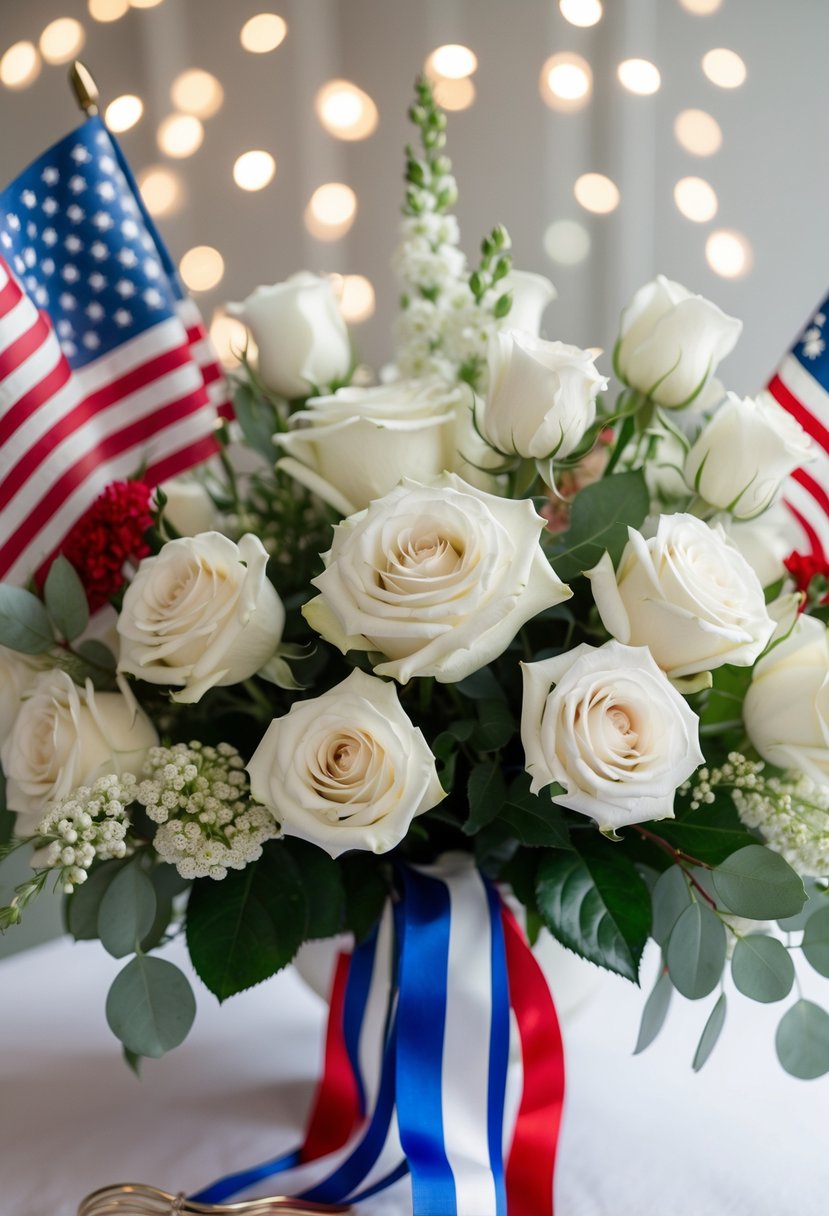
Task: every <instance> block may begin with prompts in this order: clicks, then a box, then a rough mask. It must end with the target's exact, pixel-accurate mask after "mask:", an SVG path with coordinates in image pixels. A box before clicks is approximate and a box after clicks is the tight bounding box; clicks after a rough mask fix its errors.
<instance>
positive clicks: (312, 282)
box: [227, 270, 352, 398]
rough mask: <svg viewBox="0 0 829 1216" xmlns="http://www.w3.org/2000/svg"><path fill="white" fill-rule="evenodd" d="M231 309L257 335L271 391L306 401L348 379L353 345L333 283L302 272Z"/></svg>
mask: <svg viewBox="0 0 829 1216" xmlns="http://www.w3.org/2000/svg"><path fill="white" fill-rule="evenodd" d="M227 311H228V312H229V313H230V315H231V316H233V317H238V318H239V319H240V320H241V321H244V323H245V325H246V326H247V327H248V329H249V330H250V332H251V334H252V335H253V339H254V341H255V342H256V345H257V348H258V352H259V353H258V356H257V368H258V371H259V375H260V377H261V379H262V381H263V383H264V384H265V385H266V387H267V388H269V389H272V390H273V392H275V393H280V394H281V395H282V396H283V397H288V398H296V397H307V396H308V394H309V393H312V392H315V391H318V390H319V389H322V388H330V387H331V385H332V384H335V383H337V382H341V381H343V380H345V379H346V377H347V376H348V373H349V370H350V368H351V363H352V356H351V344H350V342H349V340H348V330H347V328H346V324H345V321H344V320H343V318H342V314H341V313H340V310H339V307H338V305H337V301H336V299H335V297H334V289H333V287H332V284H331V280H330V279H323V278H320V277H319V275H315V274H311V273H310V272H308V271H307V270H303V271H300V272H299V273H298V274H295V275H291V277H290V278H289V279H286V280H285V281H284V283H274V284H273V286H271V287H257V288H256V290H255V291H254V292H252V293H251V294H250V295H249V296H248V297H247V299H246V300H244V301H243V302H242V303H241V304H228V305H227Z"/></svg>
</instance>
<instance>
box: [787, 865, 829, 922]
mask: <svg viewBox="0 0 829 1216" xmlns="http://www.w3.org/2000/svg"><path fill="white" fill-rule="evenodd" d="M803 885H804V887H805V888H806V903H805V904H804V905H803V907H802V908H801V909H800V911H799V912H797V913H795V915H794V916H784V917H782V919H780V920H778V922H777V923H778V925H779V926H780V928H781V929H783V930H784V931H785V932H786V933H799V932H800V931H801V930H803V929H805V928H806V922H807V921H808V920H809V918H810V917H811V916H812V914H813V913H814V912H817V911H818V909H819V908H829V898H827V890H826V887H825V886H823V885H822V884H821V883H818V882H816V881H815V879H814V878H806V879H804V882H803Z"/></svg>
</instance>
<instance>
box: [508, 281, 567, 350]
mask: <svg viewBox="0 0 829 1216" xmlns="http://www.w3.org/2000/svg"><path fill="white" fill-rule="evenodd" d="M497 290H498V291H499V292H501V293H503V292H505V291H509V292H512V307H511V308H510V310H509V312H508V314H507V317H506V325H507V326H508V327H509V328H510V329H520V330H523V332H524V333H527V334H532V335H533V336H534V337H538V335H539V333H540V332H541V318H542V316H543V315H544V310H545V309H546V307H547V305H548V304H551V303H552V301H553V300H554V299H555V298H556V296H557V295H558V292H557V291H556V289H555V287H553V285H552V283H551V282H550V280H549V279H547V278H545V277H544V275H543V274H534V273H533V272H532V271H531V270H510V272H509V273H508V274H507V275H505V277H504V278H503V279H502V280H501V282H500V283H498V284H497Z"/></svg>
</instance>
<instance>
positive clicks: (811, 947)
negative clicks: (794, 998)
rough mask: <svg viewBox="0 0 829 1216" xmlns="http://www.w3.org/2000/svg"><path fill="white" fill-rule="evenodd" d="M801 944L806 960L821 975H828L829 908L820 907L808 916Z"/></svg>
mask: <svg viewBox="0 0 829 1216" xmlns="http://www.w3.org/2000/svg"><path fill="white" fill-rule="evenodd" d="M802 945H803V954H804V956H805V958H806V961H807V962H808V963H809V964H810V965H811V966H812V967H814V969H815V971H819V972H820V974H821V975H827V976H829V908H821V909H820V911H818V912H814V913H813V914H812V915H811V916H810V917H809V919H808V921H807V922H806V931H805V932H804V934H803V942H802Z"/></svg>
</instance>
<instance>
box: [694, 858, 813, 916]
mask: <svg viewBox="0 0 829 1216" xmlns="http://www.w3.org/2000/svg"><path fill="white" fill-rule="evenodd" d="M712 878H713V882H714V889H715V890H716V892H717V895H718V896H719V898H720V899H721V900H722V901H723V903H724V904H725V906H726V907H727V908H728V909H729V910H730V911H731V912H734V913H735V915H737V916H746V917H748V918H749V919H751V920H777V919H778V918H779V917H781V916H794V915H795V913H797V912H799V911H800V909H801V907H802V906H803V904H804V903H805V902H806V891H805V888H804V886H803V880H802V879H801V878H800V877H799V875H797V874H796V873H795V872H794V870H793V869H792V867H791V866H790V865H789V863H788V862H787V861H784V860H783V858H782V857H781V856H780V854H779V853H774V852H772V850H771V849H767V848H765V847H764V846H763V845H761V844H750V845H747V846H746V847H745V848H744V849H738V850H737V852H736V853H732V855H731V856H730V857H729V858H727V859H726V860H725V861H723V862H721V863H720V864H719V865H718V866H717V868H716V869H715V870H714V871H713V875H712Z"/></svg>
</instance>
